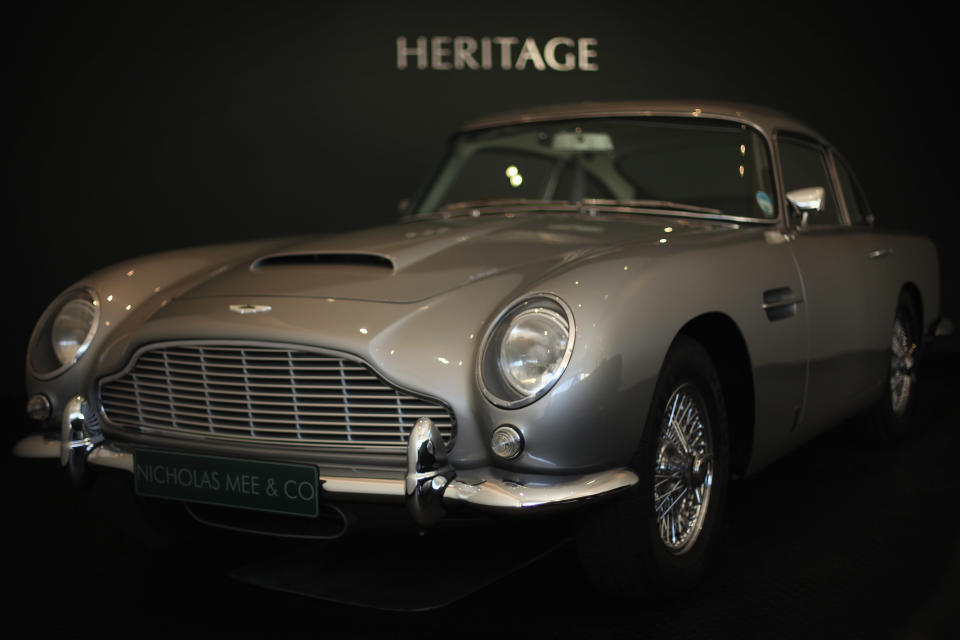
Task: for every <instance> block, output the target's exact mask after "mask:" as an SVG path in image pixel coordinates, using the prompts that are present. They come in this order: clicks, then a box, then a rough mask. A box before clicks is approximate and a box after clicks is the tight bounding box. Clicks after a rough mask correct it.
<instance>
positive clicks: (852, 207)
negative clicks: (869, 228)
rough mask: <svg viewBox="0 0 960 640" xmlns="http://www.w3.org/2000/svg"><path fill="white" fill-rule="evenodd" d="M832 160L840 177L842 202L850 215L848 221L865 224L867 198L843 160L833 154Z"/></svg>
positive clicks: (867, 209) (867, 211) (868, 212)
mask: <svg viewBox="0 0 960 640" xmlns="http://www.w3.org/2000/svg"><path fill="white" fill-rule="evenodd" d="M833 160H834V162H835V163H836V165H837V177H838V178H839V179H840V191H841V192H842V193H843V203H844V204H845V205H847V215H849V216H850V222H851V223H853V224H860V225H863V224H867V216H868V215H869V214H870V209H869V208H868V207H867V199H866V198H865V197H864V196H863V192H862V191H861V190H860V187H859V186H858V185H857V182H856V180H855V179H854V178H853V173H852V172H851V171H850V168H849V167H847V165H846V164H845V163H844V162H843V160H842V159H841V158H840V157H839V156H837V155H836V154H833Z"/></svg>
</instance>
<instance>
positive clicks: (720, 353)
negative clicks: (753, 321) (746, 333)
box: [677, 312, 755, 476]
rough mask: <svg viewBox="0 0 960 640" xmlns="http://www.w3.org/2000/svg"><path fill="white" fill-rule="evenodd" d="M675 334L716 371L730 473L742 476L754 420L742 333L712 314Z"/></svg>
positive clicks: (726, 318)
mask: <svg viewBox="0 0 960 640" xmlns="http://www.w3.org/2000/svg"><path fill="white" fill-rule="evenodd" d="M677 335H678V336H679V335H684V336H687V337H689V338H693V339H694V340H696V341H697V342H699V343H700V344H701V345H703V347H704V348H705V349H706V350H707V353H708V354H709V356H710V359H711V360H712V361H713V365H714V366H715V367H716V369H717V375H718V376H719V377H720V388H721V389H722V391H723V398H724V403H725V404H726V407H727V424H728V429H729V436H730V456H731V459H730V471H731V472H732V473H733V474H734V475H738V476H739V475H743V474H744V473H745V472H746V470H747V468H748V467H749V463H750V454H751V451H752V448H753V435H754V420H755V415H754V406H755V403H754V388H753V368H752V366H751V363H750V352H749V350H748V349H747V343H746V340H744V338H743V333H742V332H741V331H740V328H739V327H738V326H737V324H736V322H734V321H733V319H732V318H730V316H728V315H726V314H724V313H720V312H712V313H706V314H703V315H700V316H697V317H696V318H693V319H692V320H690V321H689V322H687V323H686V324H685V325H684V326H683V327H682V328H681V329H680V331H678V332H677Z"/></svg>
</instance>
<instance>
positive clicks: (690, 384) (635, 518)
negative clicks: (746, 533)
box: [577, 336, 729, 598]
mask: <svg viewBox="0 0 960 640" xmlns="http://www.w3.org/2000/svg"><path fill="white" fill-rule="evenodd" d="M677 392H681V393H684V394H687V395H688V397H690V398H691V399H692V401H693V403H694V405H695V406H696V408H697V410H698V411H699V412H700V413H701V415H702V418H701V421H702V422H703V423H704V424H705V425H706V427H707V428H706V430H705V433H706V437H705V439H709V440H710V441H711V446H712V452H713V457H712V461H711V467H710V473H711V474H712V484H711V485H710V488H709V491H706V490H705V489H704V490H703V492H704V495H705V496H706V499H705V500H704V501H703V510H704V513H703V515H702V518H700V519H699V522H700V526H699V528H698V529H697V531H696V533H695V534H693V535H694V536H695V537H693V538H688V539H687V543H686V546H685V547H684V548H682V549H677V548H676V547H675V548H674V549H672V550H671V548H670V547H669V546H668V545H669V544H670V542H673V541H670V542H668V541H665V540H664V539H663V538H662V536H661V532H660V528H659V520H658V518H657V509H656V505H655V493H654V492H655V490H656V486H657V485H656V480H655V475H656V471H657V470H656V465H657V464H658V462H657V461H658V453H659V452H661V446H660V445H661V443H662V442H663V441H662V440H661V430H662V427H663V426H664V425H665V424H666V423H667V422H668V418H667V416H668V414H667V410H668V407H667V401H668V400H670V399H671V398H677V397H680V396H678V395H676V394H677ZM674 406H675V405H674ZM727 434H728V430H727V418H726V407H725V405H724V400H723V393H722V391H721V386H720V380H719V376H718V375H717V372H716V369H715V367H714V365H713V362H712V361H711V360H710V356H709V355H708V354H707V351H706V349H704V348H703V346H702V345H701V344H700V343H699V342H697V341H695V340H693V339H691V338H688V337H686V336H679V337H678V338H677V339H676V341H675V342H674V344H673V345H672V346H671V348H670V351H669V353H668V354H667V357H666V359H665V360H664V365H663V368H662V369H661V372H660V375H659V378H658V380H657V385H656V389H655V391H654V396H653V402H652V404H651V406H650V410H649V413H648V416H647V418H646V423H645V425H644V429H643V435H642V437H641V442H640V445H639V447H638V449H637V451H636V454H635V455H634V458H633V462H632V467H633V469H634V471H635V472H636V473H637V475H638V476H639V478H640V481H639V483H638V484H637V485H636V486H634V487H632V488H631V489H630V490H628V491H626V492H624V493H623V494H622V495H621V496H618V497H617V498H616V499H614V500H611V501H610V502H607V503H604V504H601V505H599V506H598V507H596V508H595V509H592V510H590V511H588V512H587V513H585V514H583V517H582V518H581V520H580V522H579V526H578V531H577V548H578V552H579V555H580V559H581V563H582V565H583V568H584V571H585V573H586V575H587V577H588V578H589V579H590V580H591V581H592V582H593V583H594V584H595V585H597V586H598V587H599V588H600V589H602V590H603V591H606V592H608V593H612V594H614V595H618V596H623V597H629V598H637V597H646V596H654V597H657V596H664V597H670V596H674V595H676V594H678V593H681V592H683V591H686V590H689V589H690V588H691V587H693V586H694V585H695V584H696V583H697V582H698V581H699V579H700V577H701V575H702V574H703V571H704V569H705V567H706V564H707V559H708V556H709V551H710V548H711V546H712V544H713V541H714V539H715V538H716V535H717V531H718V529H719V525H720V520H721V516H722V513H723V507H724V503H725V501H726V493H727V487H728V484H729V462H728V461H729V455H728V452H729V444H728V435H727ZM661 456H662V454H661ZM661 460H662V457H661ZM661 477H663V476H661ZM662 482H663V481H661V484H662ZM675 488H676V486H674V487H673V488H672V489H670V490H671V491H672V490H673V489H675ZM660 491H663V490H662V489H660ZM662 499H663V498H662V496H661V500H662Z"/></svg>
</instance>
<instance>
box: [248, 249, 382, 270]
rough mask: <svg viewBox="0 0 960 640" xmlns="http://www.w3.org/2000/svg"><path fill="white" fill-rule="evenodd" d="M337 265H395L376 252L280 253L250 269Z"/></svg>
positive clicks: (266, 257) (257, 262)
mask: <svg viewBox="0 0 960 640" xmlns="http://www.w3.org/2000/svg"><path fill="white" fill-rule="evenodd" d="M325 265H329V266H339V267H378V268H381V269H388V270H390V271H394V270H395V269H396V265H394V264H393V260H391V259H390V258H388V257H386V256H384V255H380V254H377V253H324V252H309V253H282V254H276V255H272V256H264V257H263V258H260V259H259V260H257V261H256V262H254V263H253V264H252V265H251V266H250V269H251V270H252V271H260V270H262V269H269V268H271V267H304V266H325Z"/></svg>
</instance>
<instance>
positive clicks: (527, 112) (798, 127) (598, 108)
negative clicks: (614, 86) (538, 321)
mask: <svg viewBox="0 0 960 640" xmlns="http://www.w3.org/2000/svg"><path fill="white" fill-rule="evenodd" d="M624 116H626V117H630V116H663V117H687V118H719V119H723V120H730V121H734V122H740V123H743V124H748V125H751V126H753V127H755V128H757V129H759V130H760V131H761V132H763V133H765V134H767V135H769V136H772V135H773V134H774V132H776V131H778V130H781V129H783V130H788V131H791V132H795V133H800V134H803V135H806V136H809V137H812V138H815V139H817V140H820V141H821V142H824V143H826V141H825V140H824V138H823V136H821V135H820V134H819V133H817V132H816V131H814V130H813V129H811V128H810V127H809V126H807V125H805V124H804V123H802V122H800V121H799V120H797V119H796V118H793V117H791V116H788V115H786V114H784V113H781V112H779V111H776V110H774V109H770V108H767V107H761V106H757V105H751V104H745V103H736V102H720V101H715V100H642V101H623V102H580V103H575V104H560V105H549V106H542V107H534V108H530V109H515V110H511V111H505V112H502V113H496V114H492V115H489V116H484V117H481V118H478V119H476V120H473V121H471V122H469V123H467V124H466V125H464V127H463V128H462V130H463V131H473V130H477V129H488V128H490V127H500V126H507V125H515V124H524V123H527V122H545V121H549V120H571V119H578V118H603V117H624Z"/></svg>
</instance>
